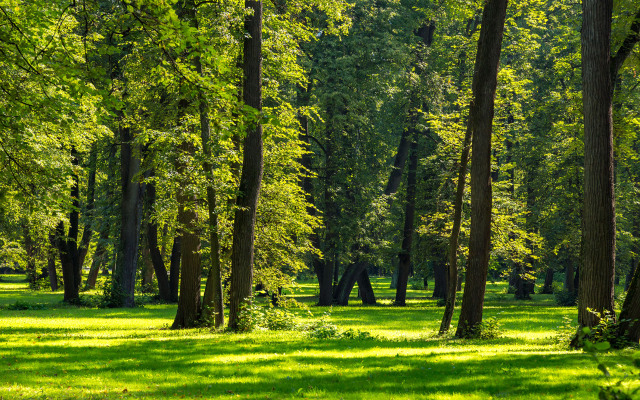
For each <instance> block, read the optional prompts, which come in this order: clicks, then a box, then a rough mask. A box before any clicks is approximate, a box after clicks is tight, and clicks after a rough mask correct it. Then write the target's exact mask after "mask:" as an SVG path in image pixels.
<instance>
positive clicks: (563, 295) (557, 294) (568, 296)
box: [553, 289, 578, 307]
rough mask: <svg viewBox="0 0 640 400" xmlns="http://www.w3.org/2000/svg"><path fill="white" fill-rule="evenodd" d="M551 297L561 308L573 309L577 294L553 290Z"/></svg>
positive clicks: (563, 290)
mask: <svg viewBox="0 0 640 400" xmlns="http://www.w3.org/2000/svg"><path fill="white" fill-rule="evenodd" d="M553 297H554V298H555V300H556V304H557V305H559V306H563V307H573V306H575V305H576V304H577V302H578V293H577V292H575V291H569V290H566V289H560V290H554V292H553Z"/></svg>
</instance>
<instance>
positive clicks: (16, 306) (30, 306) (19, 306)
mask: <svg viewBox="0 0 640 400" xmlns="http://www.w3.org/2000/svg"><path fill="white" fill-rule="evenodd" d="M7 309H9V310H46V309H47V305H46V304H38V303H27V302H26V301H23V300H17V301H16V302H15V303H13V304H9V306H8V307H7Z"/></svg>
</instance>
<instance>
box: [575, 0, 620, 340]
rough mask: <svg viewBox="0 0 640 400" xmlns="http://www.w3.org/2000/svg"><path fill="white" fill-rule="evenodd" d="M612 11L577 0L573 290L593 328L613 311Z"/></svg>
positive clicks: (608, 5)
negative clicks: (578, 210)
mask: <svg viewBox="0 0 640 400" xmlns="http://www.w3.org/2000/svg"><path fill="white" fill-rule="evenodd" d="M612 12H613V1H611V0H603V1H596V0H584V1H583V2H582V13H583V25H582V34H581V43H582V85H583V89H582V93H583V115H584V215H583V229H584V231H583V240H584V245H583V257H584V259H583V264H582V267H581V269H580V285H579V289H578V291H579V294H578V295H579V300H578V322H579V323H580V325H581V326H588V327H592V326H595V325H596V324H597V323H598V321H599V320H600V317H601V316H602V313H604V312H608V313H611V314H613V313H614V293H613V288H614V275H615V273H614V271H615V245H616V241H615V239H616V237H615V236H616V216H615V204H614V202H615V197H614V196H615V195H614V188H613V183H614V177H613V122H612V116H611V107H612V94H613V91H612V82H611V56H610V48H611V20H612ZM590 310H592V311H590Z"/></svg>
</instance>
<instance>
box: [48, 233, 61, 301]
mask: <svg viewBox="0 0 640 400" xmlns="http://www.w3.org/2000/svg"><path fill="white" fill-rule="evenodd" d="M49 240H52V239H51V237H50V238H49ZM47 269H48V271H49V284H50V285H51V291H52V292H55V291H56V290H58V273H57V271H56V257H55V253H54V251H53V249H52V248H51V249H49V252H48V253H47Z"/></svg>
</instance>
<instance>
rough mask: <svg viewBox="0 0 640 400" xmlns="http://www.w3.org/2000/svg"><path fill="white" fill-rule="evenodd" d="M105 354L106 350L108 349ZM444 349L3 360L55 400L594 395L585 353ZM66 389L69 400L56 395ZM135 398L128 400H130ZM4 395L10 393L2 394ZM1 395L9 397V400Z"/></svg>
mask: <svg viewBox="0 0 640 400" xmlns="http://www.w3.org/2000/svg"><path fill="white" fill-rule="evenodd" d="M101 346H104V347H101ZM461 347H462V346H458V347H452V348H450V349H448V348H442V341H441V340H432V341H413V342H396V341H387V340H309V339H306V338H304V337H301V336H297V337H296V336H295V335H293V336H292V337H291V338H289V339H288V340H287V339H286V337H282V336H274V337H271V338H269V337H251V336H241V335H226V334H223V335H213V336H210V337H206V338H204V339H202V338H188V337H175V338H167V337H158V338H156V339H153V340H139V339H130V340H124V341H117V342H115V343H113V342H112V343H109V341H108V340H104V342H103V343H101V342H99V341H95V340H93V341H87V343H83V340H82V339H79V340H78V342H76V343H73V344H72V345H69V346H64V347H63V346H60V345H53V344H52V345H47V344H46V343H35V344H31V343H25V344H24V345H23V346H21V347H19V348H14V349H12V350H10V351H2V352H1V353H2V357H3V358H2V359H1V360H0V361H1V362H0V382H4V383H5V385H3V386H5V387H6V386H8V385H11V384H12V383H13V384H17V385H19V386H20V387H23V388H31V389H32V390H41V391H42V392H43V393H45V394H47V393H48V394H49V395H50V397H53V398H62V396H69V397H70V398H90V397H91V396H96V395H98V394H99V395H100V396H99V397H98V398H108V399H110V398H119V397H122V396H123V395H125V394H126V395H127V396H135V397H140V398H150V399H151V398H154V399H157V398H165V397H172V396H173V395H174V394H177V395H178V396H181V395H185V397H189V398H192V397H196V396H198V395H203V396H204V397H205V398H213V397H223V398H224V397H225V396H235V395H240V396H242V397H243V398H246V397H248V398H252V399H253V398H272V399H277V398H282V397H285V396H294V397H314V396H316V397H318V398H353V399H356V398H385V399H388V398H391V397H393V396H395V397H396V398H421V397H422V398H425V397H427V396H429V395H434V394H435V393H440V394H441V395H442V397H443V398H446V397H448V396H452V395H453V394H461V395H465V396H466V395H476V396H480V397H482V398H489V397H491V396H504V397H515V398H522V397H527V398H544V397H547V396H558V398H559V396H560V395H562V394H564V393H573V392H577V391H578V390H583V391H585V390H588V389H591V390H594V389H595V387H596V385H597V383H598V382H599V374H598V371H597V369H596V368H595V366H594V365H591V363H590V361H589V359H588V358H587V357H586V356H585V355H584V354H581V353H559V354H554V353H548V354H545V355H540V354H530V353H529V354H528V353H526V352H520V353H500V352H499V351H496V349H497V348H496V347H491V344H488V345H487V346H486V347H484V348H486V350H481V349H483V348H480V347H476V348H471V350H464V348H462V349H461ZM60 385H64V387H65V389H64V391H63V392H57V390H58V389H57V387H59V386H60ZM124 389H127V391H126V392H123V390H124ZM0 393H2V391H0ZM5 394H6V393H5ZM0 396H2V394H0Z"/></svg>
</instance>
